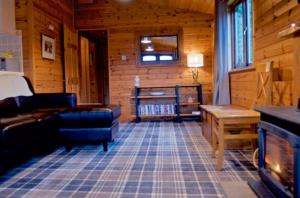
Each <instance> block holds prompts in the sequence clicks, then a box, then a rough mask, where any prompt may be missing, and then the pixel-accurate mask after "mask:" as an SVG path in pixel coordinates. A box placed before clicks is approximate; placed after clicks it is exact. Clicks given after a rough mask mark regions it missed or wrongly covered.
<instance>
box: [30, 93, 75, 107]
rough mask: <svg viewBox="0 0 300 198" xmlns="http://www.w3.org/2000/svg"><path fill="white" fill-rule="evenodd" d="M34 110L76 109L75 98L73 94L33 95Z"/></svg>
mask: <svg viewBox="0 0 300 198" xmlns="http://www.w3.org/2000/svg"><path fill="white" fill-rule="evenodd" d="M34 104H35V106H36V108H58V107H72V108H73V107H76V105H77V98H76V94H74V93H40V94H35V95H34Z"/></svg>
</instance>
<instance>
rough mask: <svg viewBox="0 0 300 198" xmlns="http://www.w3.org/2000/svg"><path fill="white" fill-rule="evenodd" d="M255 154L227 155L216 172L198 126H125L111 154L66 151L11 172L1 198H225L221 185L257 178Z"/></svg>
mask: <svg viewBox="0 0 300 198" xmlns="http://www.w3.org/2000/svg"><path fill="white" fill-rule="evenodd" d="M251 153H252V152H251V151H226V153H225V159H226V161H225V164H224V167H225V169H224V171H216V168H215V164H216V160H215V159H212V158H211V157H210V155H211V147H210V145H209V144H208V143H207V142H206V140H205V139H204V137H203V136H202V134H201V128H200V126H199V124H198V123H197V122H182V123H174V122H141V123H138V124H136V123H124V124H121V127H120V131H119V133H118V137H117V138H116V139H115V141H114V142H113V143H110V144H109V151H108V152H104V151H103V149H102V146H101V145H89V146H77V147H74V148H73V149H72V151H71V152H69V153H67V152H66V151H65V149H64V148H63V147H61V148H58V149H57V150H56V151H55V152H53V153H51V154H49V155H47V156H44V157H39V158H34V159H32V160H30V161H28V162H27V163H24V164H22V165H20V166H18V167H16V168H14V169H13V170H11V171H9V172H7V173H6V174H5V175H2V176H1V177H0V197H37V198H40V197H51V198H52V197H101V198H105V197H112V198H113V197H122V198H126V197H128V198H129V197H130V198H131V197H136V198H138V197H143V198H148V197H149V198H150V197H152V198H154V197H170V198H171V197H172V198H176V197H178V198H179V197H187V198H190V197H191V198H193V197H224V196H225V195H224V190H223V189H222V187H221V185H220V182H226V181H229V182H240V181H247V180H249V179H251V178H257V170H256V169H255V168H254V167H253V165H252V164H251V162H250V161H249V160H250V159H251ZM237 190H238V189H237Z"/></svg>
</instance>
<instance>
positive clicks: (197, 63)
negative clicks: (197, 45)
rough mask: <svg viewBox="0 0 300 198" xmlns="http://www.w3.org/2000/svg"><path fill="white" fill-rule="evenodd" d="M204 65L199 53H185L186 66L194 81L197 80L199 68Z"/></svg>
mask: <svg viewBox="0 0 300 198" xmlns="http://www.w3.org/2000/svg"><path fill="white" fill-rule="evenodd" d="M203 66H204V56H203V54H201V53H191V54H188V55H187V67H188V68H190V69H191V71H192V74H193V79H194V81H195V82H196V83H199V81H198V75H199V71H198V70H199V68H200V67H203Z"/></svg>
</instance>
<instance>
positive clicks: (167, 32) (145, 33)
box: [135, 27, 184, 67]
mask: <svg viewBox="0 0 300 198" xmlns="http://www.w3.org/2000/svg"><path fill="white" fill-rule="evenodd" d="M182 32H183V31H182V28H181V27H164V28H157V27H149V28H144V29H143V30H139V31H136V36H135V37H136V38H135V39H136V66H140V67H143V66H144V67H151V66H155V67H157V66H160V67H163V66H182V60H183V55H184V54H183V42H182V35H183V34H182ZM173 35H174V36H175V35H176V36H177V48H178V60H175V61H163V62H143V61H142V57H141V56H142V51H141V42H140V40H141V37H159V36H173Z"/></svg>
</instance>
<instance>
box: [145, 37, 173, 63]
mask: <svg viewBox="0 0 300 198" xmlns="http://www.w3.org/2000/svg"><path fill="white" fill-rule="evenodd" d="M140 49H141V52H140V54H141V61H142V63H166V62H176V61H178V60H179V56H178V54H179V53H178V35H170V36H169V35H162V36H161V35H159V36H141V37H140Z"/></svg>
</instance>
